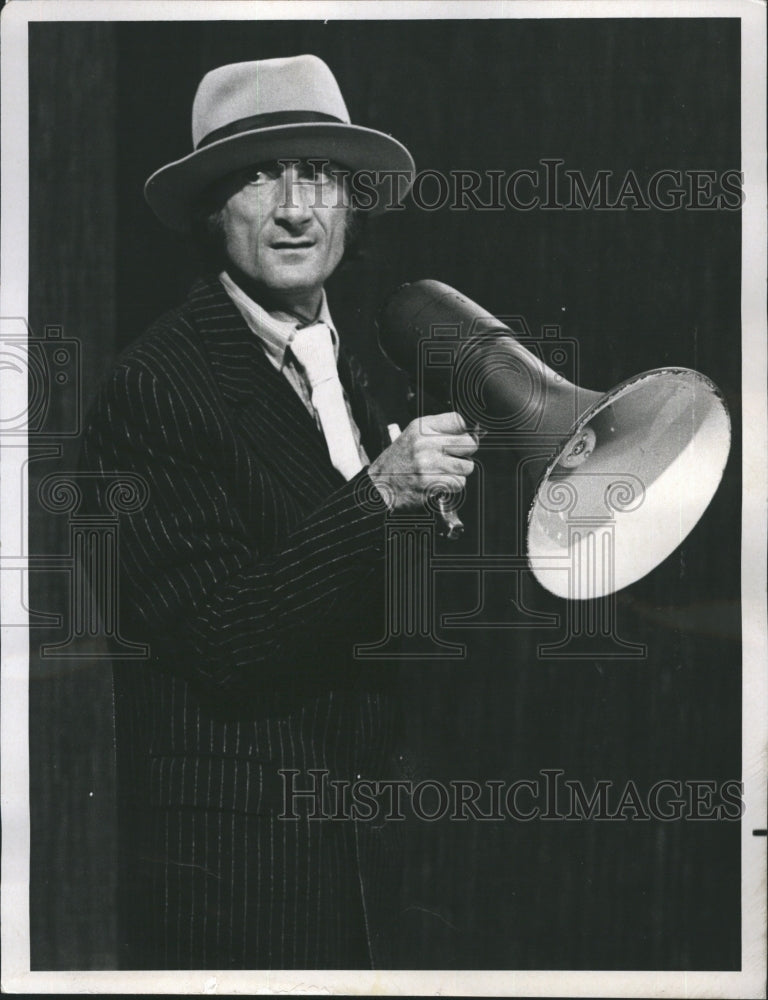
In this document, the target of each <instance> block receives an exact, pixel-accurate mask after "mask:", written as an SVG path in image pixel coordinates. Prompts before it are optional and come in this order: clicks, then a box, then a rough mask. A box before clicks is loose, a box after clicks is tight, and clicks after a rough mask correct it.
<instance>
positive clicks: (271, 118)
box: [197, 111, 348, 149]
mask: <svg viewBox="0 0 768 1000" xmlns="http://www.w3.org/2000/svg"><path fill="white" fill-rule="evenodd" d="M311 122H336V123H337V124H338V125H344V124H348V122H347V123H345V122H343V121H342V120H341V118H337V117H336V116H335V115H326V114H324V113H323V112H322V111H267V112H265V113H264V114H262V115H251V117H250V118H238V119H237V121H234V122H229V123H228V124H227V125H222V126H221V128H215V129H214V130H213V132H209V133H208V135H206V136H204V137H203V138H202V139H201V140H200V142H198V144H197V149H202V147H203V146H208V145H210V144H211V143H212V142H218V141H219V139H227V138H229V137H230V136H232V135H240V134H241V133H242V132H252V131H253V130H254V129H259V128H270V127H272V126H274V125H303V124H309V123H311Z"/></svg>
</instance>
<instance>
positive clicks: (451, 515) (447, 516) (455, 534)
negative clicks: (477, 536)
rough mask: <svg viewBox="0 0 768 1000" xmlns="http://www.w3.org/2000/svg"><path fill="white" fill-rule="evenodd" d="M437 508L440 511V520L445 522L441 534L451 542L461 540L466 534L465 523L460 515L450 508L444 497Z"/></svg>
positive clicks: (438, 502)
mask: <svg viewBox="0 0 768 1000" xmlns="http://www.w3.org/2000/svg"><path fill="white" fill-rule="evenodd" d="M437 506H438V508H439V511H440V513H439V517H440V520H441V521H442V522H443V527H442V528H441V529H440V534H441V535H442V536H443V537H444V538H447V539H448V540H449V541H451V542H454V541H456V539H457V538H461V536H462V535H463V534H464V523H463V521H462V520H461V518H460V517H459V515H458V514H457V513H456V511H455V510H452V509H451V508H450V507H449V506H448V503H447V501H446V500H444V499H443V498H442V497H440V499H439V500H438V501H437Z"/></svg>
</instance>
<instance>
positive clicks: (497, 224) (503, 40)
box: [30, 19, 741, 969]
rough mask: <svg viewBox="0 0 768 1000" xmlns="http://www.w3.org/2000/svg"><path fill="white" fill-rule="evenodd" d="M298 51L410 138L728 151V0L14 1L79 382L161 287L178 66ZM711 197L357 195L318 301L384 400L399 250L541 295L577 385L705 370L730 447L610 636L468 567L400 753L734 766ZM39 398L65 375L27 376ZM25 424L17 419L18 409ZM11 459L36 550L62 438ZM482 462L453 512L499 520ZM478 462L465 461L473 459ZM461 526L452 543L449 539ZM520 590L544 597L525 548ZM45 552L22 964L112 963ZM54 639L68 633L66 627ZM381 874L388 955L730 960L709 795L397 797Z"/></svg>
mask: <svg viewBox="0 0 768 1000" xmlns="http://www.w3.org/2000/svg"><path fill="white" fill-rule="evenodd" d="M301 52H313V53H315V54H317V55H319V56H320V57H322V58H324V59H325V60H326V61H327V62H328V63H329V65H330V66H331V68H332V69H333V71H334V73H335V74H336V76H337V78H338V80H339V83H340V85H341V88H342V91H343V93H344V95H345V97H346V100H347V104H348V106H349V109H350V113H351V117H352V120H353V121H356V122H359V123H362V124H366V125H369V126H371V127H374V128H379V129H382V130H384V131H387V132H392V133H393V134H394V135H395V136H396V137H397V138H399V139H400V140H401V141H402V142H404V143H405V145H406V146H408V148H409V149H410V150H411V151H412V153H413V154H414V157H415V159H416V163H417V167H418V168H420V169H426V168H430V169H434V170H441V171H445V172H447V171H449V170H451V169H457V168H472V169H475V170H480V171H482V170H489V169H495V170H504V171H506V172H508V173H509V172H512V171H513V170H516V169H520V168H529V169H536V167H537V164H538V163H539V161H540V160H541V159H542V158H544V157H558V158H561V159H562V160H564V161H565V166H566V168H570V169H581V170H582V171H583V172H584V173H585V175H586V177H587V179H589V178H591V177H592V175H593V174H594V172H595V171H597V170H598V169H608V170H611V171H614V172H615V177H616V178H617V179H618V180H620V179H621V178H622V177H623V176H624V175H625V174H626V172H627V171H628V170H630V169H631V170H633V171H634V172H635V173H636V175H637V176H638V177H639V178H640V180H641V182H642V181H643V180H644V179H646V180H647V178H649V177H650V176H651V174H652V173H653V172H654V171H655V170H658V169H662V168H669V169H675V170H683V171H685V170H696V169H706V170H714V171H717V172H718V173H719V172H722V171H724V170H729V169H738V168H739V165H740V128H739V115H740V103H739V22H738V20H719V19H712V20H692V19H679V20H670V19H663V20H661V19H659V20H655V19H648V20H583V21H577V20H550V21H441V22H435V21H415V22H414V21H402V22H388V23H384V22H370V21H369V22H335V23H329V24H325V25H324V24H323V23H322V22H314V23H309V22H304V23H283V22H280V23H278V22H273V23H254V22H233V23H226V22H214V23H207V24H187V23H153V24H120V25H111V24H108V23H85V24H63V23H62V24H37V25H31V26H30V151H31V168H30V169H31V178H30V180H31V185H30V186H31V197H30V211H31V215H30V324H31V327H32V330H33V333H34V334H35V335H36V336H40V335H42V333H43V331H44V329H45V327H46V325H61V326H62V327H63V330H64V335H65V336H67V337H71V338H76V339H77V340H79V341H80V343H81V345H82V377H81V387H82V393H83V398H84V400H85V401H86V403H87V401H88V399H89V398H90V397H91V396H92V394H93V392H94V391H95V388H96V386H97V385H98V383H99V381H100V379H101V378H102V377H103V374H104V373H105V371H106V370H107V369H108V367H109V365H110V364H111V362H112V360H113V358H114V356H115V354H116V353H117V352H118V351H119V350H120V349H121V348H122V347H123V346H125V345H126V344H127V343H128V342H129V341H130V340H131V339H132V338H134V337H135V336H137V335H139V334H140V333H141V331H142V329H143V328H144V327H145V326H146V325H147V324H148V323H149V322H150V321H151V320H152V319H153V318H154V317H155V316H156V315H157V314H159V313H160V312H161V311H163V310H165V309H166V308H168V307H169V306H171V305H173V304H175V303H176V302H177V301H179V300H180V298H181V297H182V296H183V295H184V293H185V291H186V289H187V287H188V286H189V284H190V282H191V280H192V278H193V277H194V274H195V270H196V263H195V260H194V256H193V254H192V252H191V251H190V249H189V247H188V246H187V245H186V244H185V243H184V241H183V239H181V238H179V237H177V236H175V235H174V234H172V233H167V232H165V231H163V230H162V229H161V227H160V226H159V224H158V223H157V222H156V221H155V220H154V218H153V217H152V215H151V213H150V211H149V209H148V208H147V207H146V205H145V204H144V202H143V199H142V193H141V189H142V185H143V182H144V180H145V179H146V177H147V176H148V175H149V174H150V173H151V172H152V171H153V170H154V169H156V168H157V167H158V166H160V165H162V164H163V163H166V162H169V161H170V160H172V159H176V158H178V157H180V156H181V155H183V154H185V153H186V152H187V151H188V149H189V113H190V108H191V102H192V97H193V95H194V91H195V88H196V85H197V83H198V81H199V79H200V78H201V76H202V75H203V74H204V73H205V72H206V71H207V70H209V69H211V68H213V67H214V66H217V65H220V64H222V63H226V62H236V61H239V60H247V59H257V58H266V57H271V56H282V55H293V54H298V53H301ZM740 273H741V272H740V215H739V213H738V212H729V211H722V210H721V211H691V210H678V211H671V212H661V211H658V210H655V209H652V210H650V211H618V212H601V211H597V210H594V209H592V210H582V211H570V212H569V211H546V210H541V209H537V210H533V211H529V212H522V211H513V210H511V209H507V210H506V211H495V212H473V211H468V212H457V211H451V210H450V209H448V208H446V209H442V210H439V211H435V212H425V211H420V210H418V209H417V208H415V207H413V206H412V205H410V206H409V207H408V208H407V210H405V211H403V212H394V213H391V214H389V215H388V216H387V217H384V218H382V219H379V220H374V222H373V223H372V225H371V227H370V234H369V243H368V247H367V251H366V259H365V260H364V261H361V262H359V263H353V264H350V265H349V266H348V267H346V268H345V269H344V270H343V271H342V272H340V273H339V274H338V275H337V276H335V277H334V278H333V279H332V283H331V286H330V289H329V291H330V293H331V306H332V310H333V314H334V318H335V320H336V323H337V325H338V326H339V327H340V328H341V329H342V330H343V331H345V332H346V335H347V337H348V338H349V340H350V341H351V342H352V343H353V344H354V347H355V349H356V350H357V352H358V354H359V355H361V357H362V358H363V359H364V360H365V361H366V362H367V363H368V364H369V366H370V365H373V366H374V367H375V369H376V370H375V372H374V383H375V385H376V388H377V391H378V392H379V394H380V396H381V398H382V400H383V401H384V402H385V404H386V405H388V406H389V407H390V408H391V409H392V412H393V414H394V415H397V416H400V417H401V416H402V414H401V411H400V410H398V406H399V403H398V400H399V398H400V392H401V390H402V388H403V383H402V380H401V379H400V377H399V376H398V375H397V374H395V373H394V372H393V370H392V369H391V368H387V367H386V366H385V365H384V364H382V363H381V362H380V361H379V360H378V355H377V349H376V344H375V335H374V328H373V320H374V317H375V314H376V311H377V309H378V308H379V306H380V304H381V302H382V301H383V299H384V298H385V296H386V295H387V293H388V292H389V291H390V290H391V289H392V288H393V287H395V286H396V285H397V284H399V283H400V282H402V281H406V280H414V279H417V278H421V277H434V278H438V279H440V280H442V281H445V282H447V283H449V284H452V285H455V286H456V287H458V288H459V289H461V290H462V291H463V292H465V293H466V294H468V295H469V296H471V297H472V298H474V299H475V300H477V301H479V302H481V303H482V304H483V305H484V306H486V307H488V308H489V309H491V310H492V311H494V312H496V313H497V314H503V315H509V314H521V315H523V316H524V317H525V318H526V320H527V322H528V324H529V326H530V328H531V329H532V330H533V331H537V330H538V329H539V328H540V327H541V326H542V325H543V324H553V323H554V324H560V325H561V326H562V330H563V335H564V336H565V337H567V338H571V339H572V340H573V341H575V342H576V344H577V345H578V381H580V382H581V383H582V384H584V385H586V386H588V387H589V388H603V389H607V388H609V387H611V386H613V385H614V384H615V383H616V382H618V381H620V380H621V379H623V378H626V377H628V376H630V375H633V374H635V373H637V372H640V371H643V370H645V369H649V368H654V367H659V366H661V365H664V364H675V365H683V366H688V367H693V368H696V369H698V370H700V371H702V372H704V373H705V374H707V375H709V376H710V377H712V378H713V379H714V380H715V381H716V382H717V383H718V385H719V386H720V388H721V389H722V390H723V392H724V394H725V396H726V398H727V400H728V403H729V406H730V408H731V413H732V417H733V419H734V449H733V451H732V454H731V458H730V460H729V464H728V468H727V470H726V476H725V479H724V482H723V485H722V487H721V489H720V491H719V492H718V494H717V496H716V498H715V500H714V502H713V503H712V505H711V506H710V508H709V509H708V511H707V513H706V514H705V516H704V517H703V518H702V520H701V522H700V523H699V525H698V526H697V528H696V529H695V530H694V532H693V534H692V535H691V536H690V537H689V539H688V540H686V542H685V543H684V544H683V546H681V548H680V549H679V550H678V551H677V552H676V553H675V554H674V555H673V556H671V557H670V558H669V559H668V560H666V561H665V562H664V563H663V564H662V565H661V566H660V567H659V568H658V569H657V570H656V571H654V572H653V573H652V574H651V575H650V576H649V577H647V578H646V579H644V580H642V581H640V582H639V583H637V584H635V585H633V586H632V587H630V588H628V589H627V590H626V591H624V592H622V593H620V594H619V595H618V596H617V599H616V615H617V619H616V620H617V629H618V632H619V633H620V634H621V636H622V638H623V639H625V640H627V641H629V642H633V643H645V644H646V645H647V656H646V657H644V658H642V659H637V660H610V659H608V660H606V659H597V658H592V659H591V658H589V657H587V658H585V659H580V660H555V659H552V658H549V659H548V658H547V657H546V656H541V655H537V646H538V644H540V643H542V642H551V641H554V639H556V638H557V636H558V635H559V634H560V632H559V631H558V629H554V630H553V629H551V628H550V629H545V628H541V629H530V628H528V629H513V628H512V627H510V626H511V624H512V621H513V618H514V616H513V614H512V612H511V610H510V609H511V607H512V605H511V595H512V588H513V583H512V582H510V580H509V579H507V578H506V577H504V576H503V575H502V576H498V577H496V578H494V580H493V581H492V584H489V595H488V598H487V610H488V614H489V616H490V618H492V619H493V620H495V621H496V622H501V623H502V624H504V623H506V627H499V628H481V629H477V630H469V629H465V630H463V631H462V630H456V629H454V630H452V632H450V633H448V632H446V633H445V637H446V638H448V639H450V640H451V641H456V640H457V639H460V640H462V641H465V642H466V644H467V657H466V659H464V660H462V661H460V662H458V663H456V662H434V661H433V662H428V661H412V662H409V663H407V664H406V665H405V666H404V672H405V676H406V680H407V688H406V692H407V694H406V696H405V697H404V700H403V713H402V714H403V719H404V722H405V724H406V728H407V755H406V756H407V762H408V766H409V768H410V771H411V773H412V774H413V775H414V776H415V777H429V778H443V779H448V778H472V777H474V778H477V779H488V778H493V779H499V780H505V781H507V782H511V781H513V780H515V779H516V778H536V777H537V776H538V774H539V772H540V770H541V769H542V768H562V769H563V770H564V771H565V772H566V774H565V777H567V778H572V779H582V780H583V781H584V782H585V783H586V785H587V787H588V788H589V787H591V785H592V783H593V782H594V781H596V780H598V779H607V780H613V781H615V782H616V783H617V785H618V787H619V788H621V787H623V786H624V784H625V783H626V782H627V781H628V780H630V779H632V780H633V781H635V782H636V784H637V785H638V787H639V788H640V789H641V790H642V789H647V788H648V787H650V785H651V784H653V782H655V781H657V780H660V779H662V778H671V779H681V780H685V779H697V778H705V779H711V780H714V781H718V782H720V781H723V780H726V779H734V778H735V779H738V778H739V777H740V772H741V742H740V698H741V694H740V682H741V646H740V619H739V552H740V527H739V526H740V484H739V469H740V454H739V447H738V445H739V439H740V426H739V405H738V399H739V373H740V365H741V356H740ZM51 420H52V421H53V426H56V422H57V421H59V422H60V425H61V426H64V425H65V424H67V423H71V420H72V398H71V396H68V395H66V394H63V393H62V394H58V395H57V394H52V396H51ZM41 440H42V441H44V440H45V439H44V438H41ZM59 443H61V449H60V451H61V453H60V455H59V456H58V457H44V456H41V457H38V458H37V459H34V460H33V461H32V462H31V464H30V496H31V497H32V501H31V510H30V518H31V544H32V549H33V551H34V552H36V553H38V554H42V555H51V554H56V553H59V554H60V553H65V552H66V550H67V545H68V531H69V527H68V521H67V517H66V516H64V515H52V514H50V513H45V512H43V511H42V509H41V508H40V506H39V504H37V502H36V499H35V495H36V493H35V491H36V489H37V485H38V483H39V481H40V480H41V478H42V477H44V476H45V475H48V474H49V473H51V472H56V471H67V470H72V469H74V468H75V464H76V455H77V440H76V438H71V439H67V440H64V441H63V442H59ZM487 472H488V481H489V482H495V483H496V487H497V488H496V489H495V490H494V492H493V498H492V499H491V500H490V501H489V503H488V505H487V507H486V508H485V512H484V515H483V516H484V517H485V518H486V521H487V527H488V530H489V533H490V535H491V536H493V537H496V538H498V539H502V540H503V539H504V538H505V535H506V533H508V528H509V524H508V522H509V519H510V517H511V516H512V517H514V514H512V515H510V508H509V503H508V499H507V495H506V494H505V493H504V492H503V490H502V489H500V488H499V484H502V485H503V483H502V481H503V479H504V472H503V470H501V471H500V470H499V467H498V461H497V462H496V463H495V467H494V458H493V456H488V460H487ZM494 477H496V478H495V479H494ZM467 544H470V543H469V542H468V543H467ZM444 576H445V578H444V579H443V580H441V583H440V587H439V592H438V596H439V603H440V606H441V608H443V609H448V610H468V609H469V608H471V607H472V606H473V605H474V603H475V602H476V601H477V597H478V595H477V581H475V580H474V579H473V578H471V576H470V577H469V578H468V577H467V575H466V574H464V575H462V574H453V575H451V574H445V575H444ZM523 591H524V593H523V596H524V599H525V601H526V602H527V604H528V605H529V607H531V608H533V609H535V610H538V611H540V612H549V613H554V614H555V615H557V616H560V620H562V615H563V613H564V606H563V604H562V603H561V602H557V601H555V599H550V598H549V597H548V596H547V595H546V594H545V593H544V592H543V591H542V590H541V589H539V588H538V587H537V585H536V584H535V583H534V582H533V581H532V580H531V579H529V578H526V579H525V580H524V587H523ZM68 597H69V594H68V577H67V576H66V574H64V573H58V572H50V571H49V572H40V573H33V574H32V581H31V604H32V608H33V610H38V611H46V612H56V613H59V614H61V615H63V616H64V622H65V624H64V625H63V626H62V628H59V629H57V628H54V627H48V628H45V629H43V628H38V629H35V630H33V633H32V647H31V664H30V667H31V671H30V689H31V690H30V694H31V708H30V713H31V714H30V750H31V807H32V874H31V886H30V892H31V903H32V927H31V936H32V967H33V968H34V969H66V968H110V967H113V965H114V926H113V892H114V850H115V831H114V812H113V811H114V792H113V786H112V780H113V762H112V714H111V713H112V703H111V688H110V666H109V661H108V660H107V659H105V658H104V657H103V656H102V657H101V658H97V659H89V658H87V657H86V654H93V653H94V652H95V653H99V652H100V650H99V646H98V641H97V640H94V639H83V640H78V643H79V644H76V645H75V646H74V647H72V648H71V649H70V652H72V651H74V653H75V654H76V655H74V656H71V657H67V658H63V657H58V658H57V657H55V656H41V655H40V651H39V650H40V644H41V643H43V642H56V641H59V640H62V639H64V638H66V635H67V601H68ZM78 651H79V654H78ZM405 833H406V841H405V843H406V845H407V851H406V855H405V861H404V866H403V873H402V874H403V879H402V885H400V886H394V885H393V886H392V892H397V893H399V894H400V899H401V901H402V905H401V917H402V920H401V927H400V930H401V940H400V941H399V942H398V947H399V954H400V960H399V962H398V964H400V965H401V966H402V967H423V968H442V967H445V968H450V967H476V968H483V967H488V968H572V969H579V968H584V969H589V968H592V969H601V968H602V969H680V968H687V969H734V968H738V966H739V957H740V913H739V902H740V901H739V878H740V873H739V862H740V856H739V825H738V824H737V823H726V822H719V823H717V822H713V821H709V822H707V821H700V822H690V821H688V822H668V823H661V822H657V821H650V822H618V823H599V822H594V821H592V822H573V823H564V822H559V823H547V822H545V821H535V822H532V823H528V824H521V823H513V822H512V821H509V820H508V821H507V822H505V823H478V822H468V823H455V822H454V823H448V822H441V823H436V824H427V823H420V824H413V825H412V826H411V825H409V826H408V827H407V828H406V830H405Z"/></svg>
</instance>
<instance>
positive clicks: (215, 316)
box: [187, 274, 388, 459]
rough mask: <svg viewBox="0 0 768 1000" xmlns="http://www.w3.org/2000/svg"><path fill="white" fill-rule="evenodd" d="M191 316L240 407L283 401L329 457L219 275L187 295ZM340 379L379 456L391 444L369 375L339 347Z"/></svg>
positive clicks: (227, 392)
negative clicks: (372, 393)
mask: <svg viewBox="0 0 768 1000" xmlns="http://www.w3.org/2000/svg"><path fill="white" fill-rule="evenodd" d="M187 307H188V309H189V316H190V319H191V320H192V322H193V324H194V325H195V326H196V327H197V329H198V330H199V331H200V334H201V337H202V341H203V347H204V349H205V351H206V354H207V357H208V360H209V363H210V365H211V370H212V372H213V375H214V378H215V379H216V381H217V383H218V386H219V389H220V391H221V393H222V395H223V396H224V398H225V399H226V400H227V401H228V402H229V403H230V404H232V405H233V406H234V407H237V408H239V407H246V406H247V407H250V408H254V407H255V408H256V409H257V410H258V408H259V405H262V406H269V405H270V401H271V400H277V401H278V402H279V405H280V407H281V408H282V409H284V410H285V412H286V413H287V414H290V418H291V423H292V424H293V426H294V427H295V428H296V430H297V432H299V433H301V435H302V437H303V438H305V444H308V443H309V442H314V445H315V448H317V447H318V446H319V447H320V450H321V453H322V454H324V456H325V458H326V459H327V449H326V447H325V442H324V441H323V439H322V434H321V433H320V432H319V431H318V429H317V426H316V425H315V423H314V421H313V420H312V418H311V416H310V415H309V413H308V412H307V410H306V408H305V407H304V404H303V403H302V402H301V400H300V399H299V398H298V396H297V395H296V393H295V392H294V390H293V389H292V387H291V386H290V385H289V383H288V381H287V379H285V378H284V377H283V376H282V375H280V374H279V373H278V372H277V371H276V370H275V369H274V367H273V366H272V364H271V363H270V361H269V360H268V358H267V357H266V355H265V354H264V350H263V348H262V346H261V344H260V343H259V341H258V339H257V337H256V336H255V334H254V333H253V332H252V331H251V330H250V329H249V328H248V325H247V324H246V322H245V320H244V319H243V317H242V315H241V314H240V312H239V311H238V309H237V308H236V307H235V305H234V303H233V302H232V300H231V299H230V297H229V296H228V295H227V293H226V291H225V290H224V287H223V286H222V284H221V282H220V281H219V279H218V276H217V275H215V274H209V275H206V276H205V277H203V278H201V279H199V280H198V281H196V282H195V284H194V285H193V287H192V289H191V290H190V293H189V297H188V300H187ZM339 378H340V379H341V382H342V385H343V386H344V388H345V390H346V391H347V393H348V395H349V399H350V405H351V406H352V412H353V414H354V417H355V421H356V422H357V425H358V427H359V428H360V434H361V437H362V440H363V445H364V447H365V450H366V451H367V453H368V455H369V457H370V458H371V459H373V458H374V457H375V456H376V455H378V454H379V452H380V451H381V450H382V448H384V447H385V446H386V444H387V443H388V439H387V437H386V427H385V422H384V419H383V417H382V415H381V413H380V412H379V410H378V407H377V406H376V404H375V403H374V402H373V400H372V399H371V397H370V395H369V393H368V380H367V377H366V375H365V374H364V372H363V371H362V368H361V367H360V365H359V363H358V362H357V360H356V359H355V358H354V357H352V356H351V355H350V354H349V353H348V352H347V351H346V349H345V348H344V345H343V343H342V344H341V345H340V348H339Z"/></svg>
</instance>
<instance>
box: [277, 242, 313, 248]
mask: <svg viewBox="0 0 768 1000" xmlns="http://www.w3.org/2000/svg"><path fill="white" fill-rule="evenodd" d="M314 245H315V242H314V240H277V241H276V242H274V243H273V244H272V249H273V250H308V249H309V248H310V247H313V246H314Z"/></svg>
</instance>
